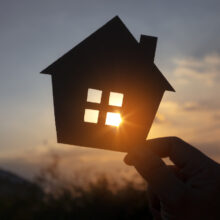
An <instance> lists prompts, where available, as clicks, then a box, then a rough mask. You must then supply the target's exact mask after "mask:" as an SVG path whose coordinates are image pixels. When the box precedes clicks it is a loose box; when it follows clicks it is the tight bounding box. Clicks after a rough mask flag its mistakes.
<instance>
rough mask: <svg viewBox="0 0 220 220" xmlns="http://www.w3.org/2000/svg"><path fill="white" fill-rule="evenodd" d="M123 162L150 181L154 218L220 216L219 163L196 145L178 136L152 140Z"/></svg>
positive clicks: (210, 217) (209, 217)
mask: <svg viewBox="0 0 220 220" xmlns="http://www.w3.org/2000/svg"><path fill="white" fill-rule="evenodd" d="M160 157H169V158H170V160H171V161H172V162H173V163H174V165H173V166H167V165H166V164H165V163H164V162H163V161H162V160H161V158H160ZM124 161H125V163H126V164H128V165H134V167H135V168H136V169H137V171H138V172H139V173H140V174H141V175H142V176H143V177H144V178H145V179H146V180H147V182H148V186H149V188H148V191H149V202H150V207H151V210H152V214H153V216H154V218H155V219H178V220H180V219H184V220H190V219H193V220H195V219H199V220H201V219H206V220H207V219H209V220H210V219H220V165H219V164H218V163H216V162H215V161H213V160H211V159H210V158H209V157H207V156H206V155H204V154H203V153H202V152H200V151H199V150H197V149H196V148H194V147H193V146H191V145H189V144H188V143H186V142H184V141H182V140H181V139H179V138H176V137H165V138H158V139H152V140H148V141H146V146H140V147H138V148H136V149H134V150H133V151H132V152H129V153H128V154H127V155H126V157H125V159H124Z"/></svg>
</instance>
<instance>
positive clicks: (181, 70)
mask: <svg viewBox="0 0 220 220" xmlns="http://www.w3.org/2000/svg"><path fill="white" fill-rule="evenodd" d="M174 63H175V65H176V67H175V69H174V71H173V73H174V76H175V77H176V80H177V81H178V80H179V82H183V83H187V82H188V83H190V82H193V83H194V82H195V81H197V82H198V83H203V84H205V85H208V86H212V85H213V84H215V83H216V82H219V81H220V54H217V53H213V54H209V55H206V56H204V57H202V58H195V57H190V58H182V59H175V60H174Z"/></svg>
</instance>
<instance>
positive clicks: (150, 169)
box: [126, 148, 186, 203]
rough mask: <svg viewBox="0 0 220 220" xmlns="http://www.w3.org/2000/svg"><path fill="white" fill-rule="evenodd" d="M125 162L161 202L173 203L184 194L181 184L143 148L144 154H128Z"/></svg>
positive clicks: (156, 157)
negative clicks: (132, 166)
mask: <svg viewBox="0 0 220 220" xmlns="http://www.w3.org/2000/svg"><path fill="white" fill-rule="evenodd" d="M126 161H129V163H130V164H133V165H134V166H135V168H136V169H137V171H138V172H139V173H140V174H141V175H142V176H143V177H144V178H145V179H146V180H147V181H148V183H149V185H150V186H151V187H152V189H153V191H154V192H155V193H156V194H157V195H158V196H159V197H160V198H161V199H162V200H164V201H167V202H170V203H173V202H174V201H177V200H178V199H179V197H181V196H182V195H183V194H184V192H185V190H186V189H185V185H184V184H183V182H181V181H180V180H179V179H178V178H177V177H176V176H175V174H174V173H173V172H172V171H171V170H170V169H169V168H168V167H167V166H166V165H165V163H164V162H163V161H162V160H161V159H160V158H159V157H158V156H157V155H156V154H154V153H152V152H151V151H150V150H149V149H147V148H145V150H144V153H143V152H140V151H137V152H135V153H129V154H128V155H127V156H126Z"/></svg>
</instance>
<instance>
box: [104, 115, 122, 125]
mask: <svg viewBox="0 0 220 220" xmlns="http://www.w3.org/2000/svg"><path fill="white" fill-rule="evenodd" d="M121 122H122V118H121V114H120V113H112V112H107V116H106V121H105V124H106V125H112V126H116V127H118V126H119V125H120V124H121Z"/></svg>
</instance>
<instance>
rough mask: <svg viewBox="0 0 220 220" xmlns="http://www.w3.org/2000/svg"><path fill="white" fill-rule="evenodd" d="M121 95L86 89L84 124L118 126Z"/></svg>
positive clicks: (121, 101)
mask: <svg viewBox="0 0 220 220" xmlns="http://www.w3.org/2000/svg"><path fill="white" fill-rule="evenodd" d="M123 96H124V95H123V94H122V93H116V92H106V91H104V92H103V91H101V90H96V89H91V88H89V89H88V94H87V102H86V105H85V106H86V109H85V114H84V122H88V123H96V124H99V125H112V126H119V124H120V122H121V108H122V103H123Z"/></svg>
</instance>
